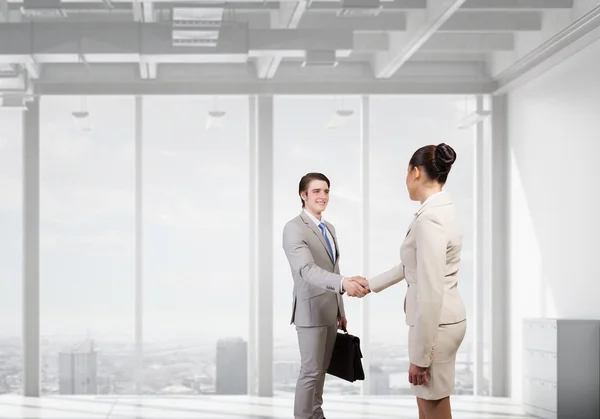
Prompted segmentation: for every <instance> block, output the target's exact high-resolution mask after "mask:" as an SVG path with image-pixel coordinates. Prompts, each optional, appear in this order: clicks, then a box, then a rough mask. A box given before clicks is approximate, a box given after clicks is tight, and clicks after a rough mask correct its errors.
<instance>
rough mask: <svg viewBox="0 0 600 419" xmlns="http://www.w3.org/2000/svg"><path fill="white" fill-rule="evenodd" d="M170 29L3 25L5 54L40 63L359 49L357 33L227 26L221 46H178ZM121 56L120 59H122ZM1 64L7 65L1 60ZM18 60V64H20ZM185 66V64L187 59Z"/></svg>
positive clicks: (0, 38) (0, 37)
mask: <svg viewBox="0 0 600 419" xmlns="http://www.w3.org/2000/svg"><path fill="white" fill-rule="evenodd" d="M171 30H172V28H171V25H170V24H163V23H135V22H110V23H108V22H88V23H86V24H85V25H78V24H77V23H65V22H43V23H42V22H36V23H33V24H32V23H5V24H2V25H0V56H2V55H5V56H8V58H10V57H14V58H18V56H20V55H24V54H34V55H35V56H36V57H35V58H36V60H38V61H39V62H44V61H45V60H48V59H49V60H50V61H52V58H51V57H54V58H55V59H56V60H58V61H67V62H69V61H72V56H73V55H78V54H79V53H81V54H83V55H85V56H86V58H87V59H88V61H91V62H93V61H95V60H100V61H103V60H107V61H110V60H111V59H115V60H116V61H117V62H118V61H123V57H124V56H125V57H129V58H127V59H126V60H125V61H128V60H131V59H133V60H137V58H138V56H139V55H140V54H143V55H147V56H157V57H158V56H161V55H164V56H180V57H186V56H187V57H194V56H201V55H219V54H220V55H229V54H244V55H249V56H263V55H267V54H274V53H289V52H291V53H302V52H303V51H306V50H315V49H326V50H337V51H342V52H345V53H346V54H347V53H349V52H350V51H351V50H352V48H353V46H354V33H353V31H352V30H345V29H338V30H326V29H322V30H317V29H311V30H309V29H293V30H291V29H270V30H268V29H254V30H253V29H247V27H245V26H241V25H236V26H224V27H222V28H221V30H220V38H219V43H218V45H217V46H216V47H175V46H173V44H172V38H171ZM119 56H120V57H119ZM0 61H3V60H2V59H1V58H0ZM15 62H18V61H15ZM184 62H185V61H184Z"/></svg>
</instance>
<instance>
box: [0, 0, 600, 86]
mask: <svg viewBox="0 0 600 419" xmlns="http://www.w3.org/2000/svg"><path fill="white" fill-rule="evenodd" d="M599 25H600V3H599V2H598V1H596V0H594V1H592V0H301V1H297V0H281V1H274V0H238V1H208V0H207V1H202V0H197V1H195V0H194V1H189V0H179V1H171V0H162V1H139V0H79V1H72V0H62V1H61V0H0V93H2V94H3V95H4V96H5V97H8V96H14V95H22V94H30V95H31V94H74V93H82V94H118V93H124V94H163V93H165V94H166V93H177V94H189V93H210V94H214V93H222V94H236V93H239V94H252V93H289V94H301V93H321V92H322V93H339V94H341V93H350V94H357V93H359V94H360V93H364V94H366V93H373V94H376V93H381V94H385V93H428V92H430V93H484V92H493V91H494V90H495V89H496V88H497V86H498V83H500V82H502V81H505V80H506V79H509V78H511V77H515V76H517V75H520V74H521V73H522V72H523V71H525V70H527V68H528V66H531V65H534V64H536V63H538V62H539V61H541V60H545V59H547V58H548V56H549V54H550V53H552V54H554V53H556V52H557V51H558V50H560V49H562V48H564V47H565V45H566V43H569V42H573V41H574V40H576V39H577V38H579V37H581V36H583V35H585V34H586V33H589V32H590V31H592V30H593V29H595V28H597V27H598V26H599ZM596 32H597V31H596Z"/></svg>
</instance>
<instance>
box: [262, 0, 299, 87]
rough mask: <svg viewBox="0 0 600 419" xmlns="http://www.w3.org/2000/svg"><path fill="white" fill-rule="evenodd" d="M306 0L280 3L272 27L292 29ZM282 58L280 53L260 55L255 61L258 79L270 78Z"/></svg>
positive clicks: (296, 23) (296, 25)
mask: <svg viewBox="0 0 600 419" xmlns="http://www.w3.org/2000/svg"><path fill="white" fill-rule="evenodd" d="M307 1H308V0H299V1H296V2H293V3H291V2H282V3H280V7H281V8H280V10H278V11H277V12H276V14H275V15H273V16H275V18H274V22H273V23H274V24H273V27H276V28H287V29H294V28H297V27H298V24H299V23H300V19H302V16H303V15H304V13H305V12H306V5H307ZM282 60H283V56H282V55H281V54H276V55H275V56H273V57H260V58H258V59H257V60H256V61H255V64H256V74H257V76H258V78H259V79H272V78H273V77H274V76H275V73H276V72H277V69H278V68H279V65H280V64H281V61H282Z"/></svg>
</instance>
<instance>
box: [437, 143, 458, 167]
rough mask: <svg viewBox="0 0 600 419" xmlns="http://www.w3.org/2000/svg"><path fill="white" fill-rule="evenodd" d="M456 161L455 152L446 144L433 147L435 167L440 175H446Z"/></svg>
mask: <svg viewBox="0 0 600 419" xmlns="http://www.w3.org/2000/svg"><path fill="white" fill-rule="evenodd" d="M455 160H456V152H455V151H454V149H453V148H452V147H450V146H449V145H448V144H444V143H441V144H438V145H437V146H436V147H435V165H436V166H437V168H438V170H439V172H440V174H442V173H448V172H449V171H450V168H451V167H452V164H454V161H455Z"/></svg>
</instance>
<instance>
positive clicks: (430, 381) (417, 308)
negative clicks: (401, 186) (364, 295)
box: [369, 144, 466, 419]
mask: <svg viewBox="0 0 600 419" xmlns="http://www.w3.org/2000/svg"><path fill="white" fill-rule="evenodd" d="M455 160H456V153H455V152H454V150H453V149H452V147H450V146H449V145H446V144H440V145H437V146H435V145H429V146H425V147H422V148H420V149H418V150H417V151H416V152H415V153H414V154H413V156H412V158H411V159H410V162H409V164H408V173H407V175H406V187H407V189H408V194H409V196H410V199H411V200H413V201H419V202H421V207H420V208H419V210H418V211H417V212H416V213H415V217H414V219H413V221H412V223H411V225H410V227H409V228H408V233H407V234H406V238H405V239H404V242H403V243H402V246H401V247H400V260H401V263H400V265H398V266H396V267H394V268H392V269H390V270H389V271H387V272H384V273H382V274H380V275H377V276H375V277H373V278H371V279H370V280H369V287H370V289H371V291H373V292H376V293H377V292H381V291H382V290H384V289H386V288H388V287H389V286H391V285H394V284H396V283H398V282H400V281H401V280H403V279H406V282H407V286H408V288H407V293H406V298H405V300H404V312H405V313H406V324H407V325H408V326H409V327H410V328H409V333H408V357H409V361H410V367H409V371H408V380H409V382H410V383H411V388H412V391H413V394H414V395H415V396H416V397H417V405H418V406H419V418H420V419H434V418H435V419H450V418H452V413H451V409H450V394H452V393H453V392H454V375H455V363H456V352H457V351H458V348H459V347H460V345H461V343H462V341H463V339H464V336H465V332H466V313H465V307H464V304H463V301H462V299H461V297H460V295H459V293H458V287H457V285H458V277H459V266H460V252H461V247H462V234H461V232H460V229H459V225H458V221H457V219H456V213H455V209H454V206H453V205H452V201H451V199H450V196H449V195H448V193H446V192H444V191H442V186H443V185H444V184H445V183H446V179H447V178H448V174H449V173H450V169H451V167H452V164H453V163H454V161H455Z"/></svg>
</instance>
